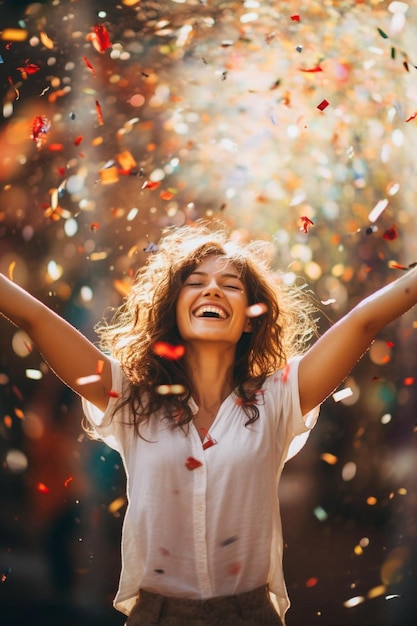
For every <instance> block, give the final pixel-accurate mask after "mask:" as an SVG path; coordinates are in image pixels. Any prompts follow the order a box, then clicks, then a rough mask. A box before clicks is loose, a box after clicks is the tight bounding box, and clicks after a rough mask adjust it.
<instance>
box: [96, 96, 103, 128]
mask: <svg viewBox="0 0 417 626" xmlns="http://www.w3.org/2000/svg"><path fill="white" fill-rule="evenodd" d="M96 112H97V119H98V123H99V126H103V124H104V120H103V111H102V109H101V105H100V102H99V101H98V100H96Z"/></svg>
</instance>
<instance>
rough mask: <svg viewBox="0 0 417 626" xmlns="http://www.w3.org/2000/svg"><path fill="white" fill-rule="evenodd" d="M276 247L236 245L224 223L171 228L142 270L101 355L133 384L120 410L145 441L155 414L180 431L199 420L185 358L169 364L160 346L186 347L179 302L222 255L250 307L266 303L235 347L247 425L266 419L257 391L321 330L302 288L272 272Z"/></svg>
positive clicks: (103, 336)
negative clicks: (189, 282) (144, 429)
mask: <svg viewBox="0 0 417 626" xmlns="http://www.w3.org/2000/svg"><path fill="white" fill-rule="evenodd" d="M269 247H270V244H268V243H267V242H264V241H254V242H250V243H242V242H239V241H234V240H233V239H230V237H229V233H228V230H227V228H226V226H225V225H219V224H218V223H216V224H215V225H213V223H199V224H196V225H193V226H184V227H179V228H174V229H168V230H167V231H165V233H163V236H162V239H161V241H160V243H159V246H158V250H157V251H156V252H155V253H151V255H150V256H149V258H148V262H147V263H146V264H145V265H144V266H143V267H141V268H140V269H139V270H138V272H137V273H136V276H135V278H134V281H133V284H132V287H131V290H130V292H129V294H128V296H127V297H126V298H125V300H124V302H123V303H122V304H121V306H120V307H119V308H118V309H116V311H115V312H114V314H113V316H112V318H111V319H110V320H109V321H107V320H106V319H105V318H103V320H102V321H101V322H100V323H99V324H98V326H97V327H96V331H97V333H98V336H99V339H100V346H101V348H102V350H103V351H104V352H106V353H108V354H109V355H110V356H112V357H113V358H115V359H117V360H118V361H119V362H120V364H121V366H122V369H123V371H124V373H125V374H126V376H127V378H128V379H129V381H130V383H131V385H130V393H129V396H128V397H126V398H123V399H120V401H119V402H118V404H117V406H116V410H115V412H116V411H117V410H118V409H119V408H120V407H121V406H123V405H126V404H128V405H130V414H131V423H132V424H133V426H134V427H135V429H136V432H137V434H138V435H139V436H140V425H141V424H142V423H144V422H146V421H147V420H149V419H151V417H152V416H153V415H154V414H156V413H158V415H159V416H161V415H162V416H163V417H164V418H165V419H166V420H168V421H170V422H171V424H172V426H173V427H174V428H178V427H180V428H181V427H182V428H184V427H186V425H187V424H188V423H189V422H190V421H191V420H192V418H193V414H192V411H191V408H190V406H189V403H188V401H189V400H190V398H191V397H192V393H193V389H192V385H191V382H190V379H189V376H188V374H187V370H186V366H185V360H184V358H179V359H174V360H171V359H167V358H165V357H164V356H160V355H158V354H157V353H156V351H155V350H154V346H155V344H157V343H159V342H166V343H168V344H171V345H173V346H177V345H181V344H182V338H181V336H180V334H179V331H178V327H177V322H176V304H177V299H178V296H179V294H180V291H181V289H182V287H183V285H184V282H185V281H186V279H187V278H188V276H189V275H190V274H192V273H193V272H194V271H195V269H196V268H197V267H198V265H199V264H200V263H201V262H202V261H203V260H204V259H206V258H207V257H209V256H211V255H218V256H221V257H224V258H225V260H226V261H230V262H232V263H233V265H234V266H235V267H236V269H237V271H238V273H239V275H240V278H241V280H242V282H243V284H244V287H245V289H246V293H247V298H248V304H249V306H251V305H254V304H259V303H263V304H264V305H266V306H265V307H264V308H265V311H264V312H263V313H262V314H261V315H259V316H257V317H254V318H253V319H252V320H251V332H250V333H246V332H245V333H243V334H242V337H241V338H240V340H239V342H238V344H237V346H236V354H235V362H234V368H233V373H232V375H233V387H234V391H235V393H236V394H237V397H238V402H239V404H240V405H241V406H242V408H243V410H244V412H245V414H246V416H247V421H246V422H245V424H246V425H247V424H250V423H252V422H253V421H255V420H256V419H258V417H259V409H258V406H257V400H258V398H259V393H258V394H257V391H259V390H260V389H261V387H262V384H263V383H264V381H265V379H266V377H267V376H268V375H271V374H272V373H273V372H275V371H276V370H278V369H280V368H282V367H284V366H285V365H286V363H287V361H288V359H289V358H291V357H293V356H296V355H298V354H301V353H303V352H304V351H305V349H306V346H307V345H308V343H309V341H310V339H311V337H312V335H313V334H314V333H315V332H316V323H315V321H314V315H313V314H314V312H315V307H314V306H313V304H312V302H311V300H310V298H309V297H308V296H307V294H306V293H305V292H304V291H303V289H301V288H299V287H291V288H290V287H286V286H285V285H284V283H283V282H282V280H281V278H280V275H279V274H278V273H276V272H274V271H272V270H271V269H270V267H269V263H268V260H267V258H268V253H267V249H268V248H269ZM162 385H164V386H165V385H168V386H173V385H175V386H176V388H177V389H180V390H181V393H179V394H168V395H161V393H160V389H161V386H162ZM170 388H171V387H168V389H170ZM165 389H167V387H165Z"/></svg>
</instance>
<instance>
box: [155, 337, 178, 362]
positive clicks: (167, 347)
mask: <svg viewBox="0 0 417 626" xmlns="http://www.w3.org/2000/svg"><path fill="white" fill-rule="evenodd" d="M152 350H153V351H154V352H155V354H156V355H158V356H160V357H163V358H164V359H170V360H174V361H175V360H177V359H181V358H182V357H183V356H184V354H185V347H184V346H183V345H175V346H174V345H172V344H170V343H167V342H165V341H157V342H156V343H154V344H153V346H152Z"/></svg>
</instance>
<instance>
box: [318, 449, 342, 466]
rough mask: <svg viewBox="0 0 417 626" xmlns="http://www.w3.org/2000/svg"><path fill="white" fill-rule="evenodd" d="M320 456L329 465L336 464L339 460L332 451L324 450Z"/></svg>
mask: <svg viewBox="0 0 417 626" xmlns="http://www.w3.org/2000/svg"><path fill="white" fill-rule="evenodd" d="M320 458H321V460H322V461H325V462H326V463H328V464H329V465H336V463H337V460H338V459H337V456H335V455H334V454H330V452H323V454H321V455H320Z"/></svg>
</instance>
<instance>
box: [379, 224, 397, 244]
mask: <svg viewBox="0 0 417 626" xmlns="http://www.w3.org/2000/svg"><path fill="white" fill-rule="evenodd" d="M382 236H383V238H384V239H387V240H388V241H394V239H397V237H398V230H397V227H396V225H395V224H393V225H392V226H391V228H387V229H386V230H385V231H384V232H383V233H382Z"/></svg>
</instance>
